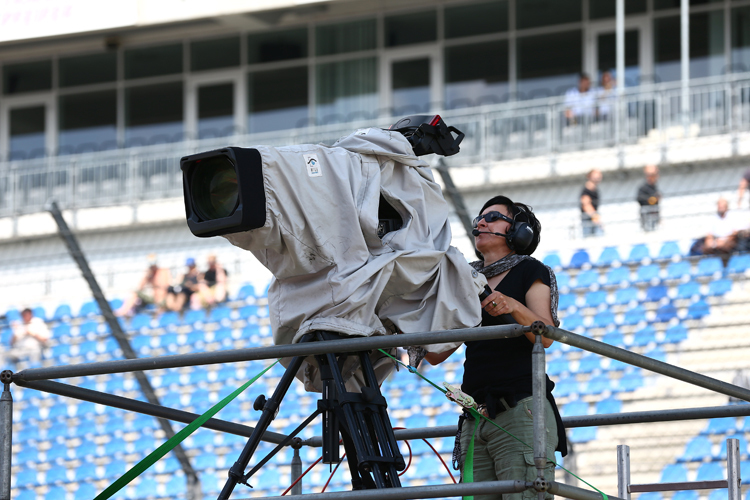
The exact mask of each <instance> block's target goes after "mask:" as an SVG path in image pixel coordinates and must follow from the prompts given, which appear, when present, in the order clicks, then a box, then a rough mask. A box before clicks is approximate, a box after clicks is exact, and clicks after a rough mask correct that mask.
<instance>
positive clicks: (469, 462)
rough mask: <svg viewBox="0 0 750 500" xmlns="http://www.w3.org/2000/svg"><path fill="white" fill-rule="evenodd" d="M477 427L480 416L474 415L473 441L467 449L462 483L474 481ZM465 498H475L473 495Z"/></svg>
mask: <svg viewBox="0 0 750 500" xmlns="http://www.w3.org/2000/svg"><path fill="white" fill-rule="evenodd" d="M477 427H479V418H477V417H474V430H472V431H471V441H469V449H468V450H466V461H465V462H464V467H463V470H462V471H461V482H462V483H473V482H474V437H475V436H476V435H477ZM463 498H464V500H474V496H473V495H472V496H469V497H463Z"/></svg>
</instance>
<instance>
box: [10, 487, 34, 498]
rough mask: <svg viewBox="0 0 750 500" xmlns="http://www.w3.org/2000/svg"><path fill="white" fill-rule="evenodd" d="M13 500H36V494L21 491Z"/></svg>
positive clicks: (31, 491)
mask: <svg viewBox="0 0 750 500" xmlns="http://www.w3.org/2000/svg"><path fill="white" fill-rule="evenodd" d="M14 500H36V492H35V491H34V490H32V489H28V490H27V489H23V490H21V491H19V492H18V495H16V498H15V499H14Z"/></svg>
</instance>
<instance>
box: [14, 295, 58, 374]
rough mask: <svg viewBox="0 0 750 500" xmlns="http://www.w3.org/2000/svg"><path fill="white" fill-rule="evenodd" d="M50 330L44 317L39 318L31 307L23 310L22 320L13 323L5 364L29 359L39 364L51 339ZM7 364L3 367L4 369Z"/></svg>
mask: <svg viewBox="0 0 750 500" xmlns="http://www.w3.org/2000/svg"><path fill="white" fill-rule="evenodd" d="M50 337H51V335H50V331H49V328H47V325H46V324H45V323H44V321H43V320H42V318H37V317H35V316H34V313H33V311H32V310H31V309H28V308H26V309H24V310H23V311H21V321H20V322H16V323H15V324H14V325H13V335H12V336H11V338H10V348H9V349H8V350H7V351H5V353H4V359H2V361H3V365H5V364H6V363H14V364H16V365H17V364H18V363H19V362H24V361H28V362H30V363H32V364H38V363H39V362H40V361H41V359H42V350H43V349H44V347H45V346H46V345H47V341H48V340H49V339H50ZM4 368H5V366H3V367H2V369H4Z"/></svg>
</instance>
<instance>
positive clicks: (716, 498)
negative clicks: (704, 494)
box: [708, 490, 747, 500]
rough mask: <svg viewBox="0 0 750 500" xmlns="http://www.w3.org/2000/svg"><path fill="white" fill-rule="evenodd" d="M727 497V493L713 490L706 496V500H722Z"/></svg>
mask: <svg viewBox="0 0 750 500" xmlns="http://www.w3.org/2000/svg"><path fill="white" fill-rule="evenodd" d="M726 497H727V492H726V491H723V490H713V491H712V492H711V493H709V494H708V500H724V499H725V498H726ZM745 499H747V496H746V497H745Z"/></svg>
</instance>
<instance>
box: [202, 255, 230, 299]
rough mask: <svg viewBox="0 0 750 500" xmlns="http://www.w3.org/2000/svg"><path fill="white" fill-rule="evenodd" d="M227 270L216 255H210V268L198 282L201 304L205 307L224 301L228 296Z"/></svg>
mask: <svg viewBox="0 0 750 500" xmlns="http://www.w3.org/2000/svg"><path fill="white" fill-rule="evenodd" d="M227 274H228V273H227V271H226V270H225V269H224V266H222V265H221V264H219V263H218V262H217V261H216V256H215V255H213V254H211V255H209V256H208V269H206V272H204V273H203V277H202V279H201V281H200V282H199V283H198V290H199V292H200V293H199V294H198V297H200V301H201V305H202V306H203V307H212V306H214V305H216V304H220V303H221V302H224V300H226V298H227Z"/></svg>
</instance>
